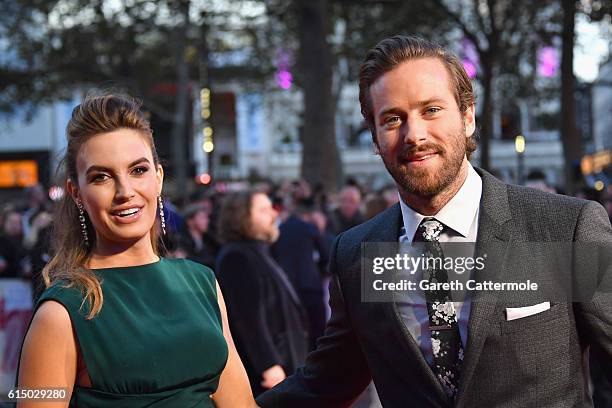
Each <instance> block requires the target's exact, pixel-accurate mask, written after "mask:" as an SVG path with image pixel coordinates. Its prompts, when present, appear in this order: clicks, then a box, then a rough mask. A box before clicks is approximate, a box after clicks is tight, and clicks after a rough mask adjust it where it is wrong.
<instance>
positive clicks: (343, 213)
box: [329, 186, 365, 235]
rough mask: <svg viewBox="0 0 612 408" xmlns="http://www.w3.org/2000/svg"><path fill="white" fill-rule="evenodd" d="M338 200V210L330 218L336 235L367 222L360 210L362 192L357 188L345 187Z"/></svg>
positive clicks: (330, 224)
mask: <svg viewBox="0 0 612 408" xmlns="http://www.w3.org/2000/svg"><path fill="white" fill-rule="evenodd" d="M338 198H339V203H338V208H336V209H335V210H334V211H332V213H331V214H330V217H329V218H330V223H329V226H330V228H331V230H332V232H333V233H334V234H336V235H337V234H340V233H342V232H344V231H346V230H348V229H349V228H353V227H354V226H356V225H359V224H361V223H362V222H363V221H365V219H364V218H363V214H362V213H361V209H360V208H359V207H360V206H361V192H360V191H359V189H358V188H357V187H355V186H346V187H344V188H343V189H342V190H340V194H339V195H338Z"/></svg>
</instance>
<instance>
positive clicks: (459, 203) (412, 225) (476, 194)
mask: <svg viewBox="0 0 612 408" xmlns="http://www.w3.org/2000/svg"><path fill="white" fill-rule="evenodd" d="M398 195H399V193H398ZM481 195H482V179H481V178H480V176H479V175H478V173H476V170H474V168H473V167H472V165H471V164H470V163H468V175H467V177H466V179H465V181H464V182H463V185H462V186H461V188H460V189H459V191H458V192H457V194H455V196H454V197H453V198H451V200H450V201H449V202H448V203H446V205H445V206H444V207H442V209H441V210H440V211H438V213H437V214H435V215H434V217H435V218H436V219H437V220H438V221H440V222H441V223H443V224H444V225H446V226H447V227H449V228H451V229H453V230H454V231H456V232H457V233H459V234H461V235H462V236H463V237H467V236H468V235H469V233H470V227H471V226H472V222H473V221H474V217H476V214H477V213H478V207H479V206H480V196H481ZM399 202H400V208H401V210H402V219H403V222H404V229H405V231H406V238H407V239H408V240H409V241H412V237H414V234H415V232H416V230H417V228H418V227H419V224H420V223H421V221H422V220H423V218H426V217H427V216H425V215H423V214H420V213H418V212H416V211H415V210H413V209H412V208H410V207H409V206H408V205H407V204H406V203H405V202H404V200H403V199H402V197H401V196H400V198H399Z"/></svg>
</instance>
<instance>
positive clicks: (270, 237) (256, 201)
mask: <svg viewBox="0 0 612 408" xmlns="http://www.w3.org/2000/svg"><path fill="white" fill-rule="evenodd" d="M277 218H278V212H276V210H275V209H274V208H273V207H272V201H270V199H269V198H268V196H267V195H265V194H263V193H257V194H255V195H253V198H252V199H251V234H252V235H253V237H252V238H255V239H259V240H262V241H265V242H268V243H270V244H271V243H273V242H275V241H276V240H277V239H278V236H279V234H280V232H279V229H278V226H277V225H276V219H277Z"/></svg>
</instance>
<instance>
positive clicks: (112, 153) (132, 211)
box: [18, 94, 255, 408]
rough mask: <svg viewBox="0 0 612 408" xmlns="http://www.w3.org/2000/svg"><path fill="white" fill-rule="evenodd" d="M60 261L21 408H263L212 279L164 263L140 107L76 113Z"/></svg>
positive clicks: (97, 102)
mask: <svg viewBox="0 0 612 408" xmlns="http://www.w3.org/2000/svg"><path fill="white" fill-rule="evenodd" d="M67 136H68V147H67V152H66V157H65V159H64V165H65V171H66V182H65V185H66V191H67V192H68V193H69V194H66V195H65V197H64V198H63V201H62V202H61V203H60V206H59V210H58V211H59V212H58V214H56V215H55V221H56V224H55V230H54V233H55V238H54V244H55V246H56V251H55V254H56V255H55V256H54V257H53V258H52V259H51V261H50V262H49V264H48V265H47V266H46V267H45V269H44V271H43V276H44V279H45V284H46V286H47V289H46V290H45V292H44V293H43V294H42V296H41V298H40V300H39V302H38V304H37V307H36V309H35V314H34V317H33V319H32V322H31V325H30V328H29V330H28V333H27V335H26V338H25V340H24V344H23V348H22V356H21V362H20V369H19V371H18V387H19V388H43V387H45V388H46V387H66V388H67V389H68V393H69V396H70V402H69V403H70V405H68V404H69V403H68V401H64V402H61V403H58V402H55V403H41V402H36V401H22V402H21V403H20V404H19V405H18V406H19V407H24V408H25V407H30V406H32V407H37V408H43V407H66V406H71V407H73V406H74V407H98V408H99V407H142V406H149V407H153V406H154V407H192V406H198V407H202V406H203V407H212V406H213V401H214V405H216V406H219V407H232V408H233V407H242V406H254V405H255V403H254V401H253V397H252V393H251V391H250V389H249V386H248V380H247V377H246V374H245V371H244V368H243V366H242V363H241V361H240V358H239V357H238V355H237V353H236V351H235V348H234V346H233V342H232V338H231V335H230V331H229V328H228V327H229V326H228V324H227V317H226V312H225V305H224V303H223V297H222V296H221V292H220V291H219V288H218V287H217V286H216V282H215V279H214V275H213V273H212V271H211V270H210V269H208V268H206V267H204V266H201V265H198V264H196V263H193V262H189V261H185V260H170V259H164V258H161V257H160V256H159V249H158V246H157V243H158V241H159V234H160V232H159V231H160V229H161V231H162V233H163V232H164V230H165V221H164V218H163V216H160V217H159V219H158V217H157V214H163V213H162V211H161V210H162V207H161V206H160V205H159V203H160V202H161V192H162V181H163V177H164V174H163V169H162V167H161V165H160V164H159V158H158V156H157V153H156V150H155V145H154V143H153V137H152V132H151V129H150V127H149V123H148V122H147V120H146V119H145V117H144V115H143V113H142V111H141V110H140V105H139V104H138V103H137V102H136V101H134V100H133V99H131V98H129V97H127V96H123V95H113V94H108V95H102V96H90V97H87V98H86V99H85V101H84V102H83V103H81V104H80V105H79V106H77V107H76V108H75V109H74V111H73V112H72V118H71V119H70V121H69V123H68V126H67Z"/></svg>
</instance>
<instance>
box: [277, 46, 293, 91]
mask: <svg viewBox="0 0 612 408" xmlns="http://www.w3.org/2000/svg"><path fill="white" fill-rule="evenodd" d="M291 63H292V58H291V54H290V53H289V52H287V51H286V50H279V51H278V52H277V53H276V84H277V85H278V86H279V87H280V88H282V89H289V88H291V85H292V84H293V75H291V72H290V71H289V69H290V68H291Z"/></svg>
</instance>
